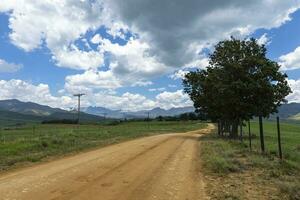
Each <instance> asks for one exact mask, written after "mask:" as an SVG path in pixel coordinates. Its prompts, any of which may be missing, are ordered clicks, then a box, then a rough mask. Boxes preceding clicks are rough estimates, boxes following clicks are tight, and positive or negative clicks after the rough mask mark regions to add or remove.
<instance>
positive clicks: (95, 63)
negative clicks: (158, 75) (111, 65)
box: [0, 0, 110, 69]
mask: <svg viewBox="0 0 300 200" xmlns="http://www.w3.org/2000/svg"><path fill="white" fill-rule="evenodd" d="M1 11H2V12H6V13H7V14H8V15H9V28H10V29H11V33H10V34H9V37H10V40H11V42H12V43H13V44H14V45H16V46H17V47H19V48H21V49H23V50H25V51H33V50H34V49H37V48H40V47H41V45H43V44H45V46H47V47H48V48H49V49H50V51H51V53H52V55H53V59H54V60H55V61H56V62H57V65H58V66H64V67H70V68H76V69H87V65H90V67H93V68H95V67H99V66H100V65H101V64H102V62H101V61H102V59H101V56H102V55H101V53H100V52H96V51H90V52H84V51H80V50H77V49H74V48H73V47H72V46H73V45H74V42H75V41H76V40H78V39H80V38H82V37H83V36H84V34H85V33H87V32H88V31H92V30H95V29H97V28H98V27H100V26H101V25H102V24H104V22H103V20H105V21H106V22H107V23H108V22H110V21H109V20H107V19H106V17H105V16H106V15H105V14H104V13H105V9H104V8H103V7H102V5H101V2H99V1H77V0H54V1H53V0H45V1H35V0H26V1H18V0H2V1H1V3H0V12H1ZM95 56H97V57H100V58H97V59H95ZM89 61H90V62H89Z"/></svg>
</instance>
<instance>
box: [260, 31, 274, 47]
mask: <svg viewBox="0 0 300 200" xmlns="http://www.w3.org/2000/svg"><path fill="white" fill-rule="evenodd" d="M257 42H258V44H260V45H269V44H270V43H271V39H270V38H269V37H268V34H266V33H264V34H263V35H262V36H260V38H258V39H257Z"/></svg>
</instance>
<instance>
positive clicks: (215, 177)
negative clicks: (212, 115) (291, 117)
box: [200, 122, 300, 200]
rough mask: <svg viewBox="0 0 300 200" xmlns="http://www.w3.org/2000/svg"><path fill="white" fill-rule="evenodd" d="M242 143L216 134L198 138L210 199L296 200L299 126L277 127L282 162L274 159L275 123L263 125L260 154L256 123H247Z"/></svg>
mask: <svg viewBox="0 0 300 200" xmlns="http://www.w3.org/2000/svg"><path fill="white" fill-rule="evenodd" d="M251 129H252V150H251V151H250V148H249V140H248V137H247V135H248V132H247V130H248V129H247V128H245V129H244V131H245V134H244V140H243V142H240V141H237V140H230V139H224V138H222V137H220V136H218V134H217V133H216V132H217V131H215V133H212V134H208V135H206V136H204V137H202V138H201V146H200V147H201V159H202V165H203V168H204V172H205V173H204V174H205V177H206V179H207V181H206V182H207V187H206V190H207V191H208V194H209V195H210V196H211V197H212V199H278V200H279V199H291V200H298V199H300V134H299V133H300V125H299V124H288V123H282V124H281V130H282V131H281V132H282V150H283V160H282V161H281V160H280V159H279V158H278V146H277V133H276V131H277V130H276V123H275V122H265V123H264V130H265V144H266V151H265V153H264V154H261V150H260V140H259V137H258V135H259V124H258V123H257V122H251Z"/></svg>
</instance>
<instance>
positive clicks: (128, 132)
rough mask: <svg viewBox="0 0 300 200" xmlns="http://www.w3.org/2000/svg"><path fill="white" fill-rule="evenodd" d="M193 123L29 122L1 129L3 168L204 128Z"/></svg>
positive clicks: (0, 167)
mask: <svg viewBox="0 0 300 200" xmlns="http://www.w3.org/2000/svg"><path fill="white" fill-rule="evenodd" d="M204 126H205V124H204V123H199V122H197V121H193V122H158V121H151V122H123V123H117V124H111V125H109V124H107V125H80V126H77V125H40V124H36V125H27V126H25V127H19V128H9V129H2V130H1V129H0V171H3V170H7V169H10V168H13V167H15V166H16V165H23V164H28V163H32V162H37V161H40V160H42V159H45V158H46V157H49V156H61V155H65V154H68V153H71V152H78V151H81V150H84V149H88V148H93V147H98V146H104V145H108V144H112V143H117V142H120V141H124V140H126V139H131V138H136V137H140V136H148V135H154V134H159V133H170V132H185V131H189V130H196V129H199V128H202V127H204Z"/></svg>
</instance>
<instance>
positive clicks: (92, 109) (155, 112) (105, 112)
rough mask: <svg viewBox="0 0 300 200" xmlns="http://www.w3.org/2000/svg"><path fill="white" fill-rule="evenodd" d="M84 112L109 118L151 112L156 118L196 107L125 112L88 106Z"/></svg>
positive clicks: (174, 114)
mask: <svg viewBox="0 0 300 200" xmlns="http://www.w3.org/2000/svg"><path fill="white" fill-rule="evenodd" d="M82 110H83V111H84V112H86V113H88V114H92V115H98V116H103V117H104V116H106V117H108V118H115V119H121V118H127V119H131V118H147V117H148V114H149V118H155V117H158V116H176V115H180V114H182V113H187V112H194V111H195V109H194V107H181V108H171V109H168V110H166V109H162V108H159V107H157V108H154V109H152V110H141V111H136V112H125V111H121V110H110V109H107V108H104V107H92V106H90V107H86V108H83V109H82Z"/></svg>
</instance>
